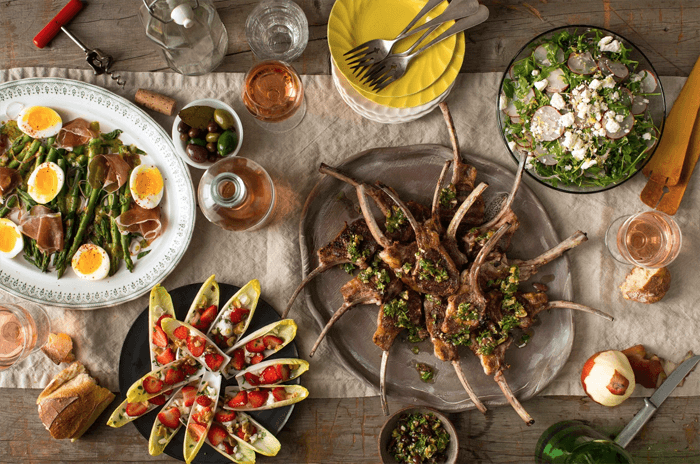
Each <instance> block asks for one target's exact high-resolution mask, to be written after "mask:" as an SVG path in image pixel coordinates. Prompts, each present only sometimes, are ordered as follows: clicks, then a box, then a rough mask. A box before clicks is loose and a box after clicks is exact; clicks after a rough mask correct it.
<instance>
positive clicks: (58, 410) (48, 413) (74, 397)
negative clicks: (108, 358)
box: [37, 362, 114, 440]
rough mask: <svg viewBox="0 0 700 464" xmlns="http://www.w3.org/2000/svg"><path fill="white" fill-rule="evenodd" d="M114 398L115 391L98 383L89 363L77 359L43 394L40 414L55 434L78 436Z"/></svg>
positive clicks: (73, 437) (75, 437) (40, 397)
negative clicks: (91, 375)
mask: <svg viewBox="0 0 700 464" xmlns="http://www.w3.org/2000/svg"><path fill="white" fill-rule="evenodd" d="M113 399H114V394H113V393H112V392H110V391H109V390H107V389H106V388H103V387H100V386H98V385H97V381H96V380H95V379H93V378H92V377H90V374H88V372H87V370H86V369H85V366H83V365H82V364H81V363H79V362H74V363H73V364H71V365H70V366H68V367H67V368H66V369H64V370H63V371H61V372H60V373H59V374H58V375H57V376H56V377H55V378H54V379H53V380H52V381H51V382H50V383H49V384H48V385H47V386H46V388H45V389H44V391H43V392H41V394H40V395H39V398H38V399H37V404H38V405H39V418H40V419H41V421H42V422H43V424H44V426H45V427H46V429H47V430H48V431H49V433H51V436H52V437H53V438H56V439H62V438H71V439H73V440H75V439H77V438H79V437H80V436H81V435H82V434H83V433H85V431H86V430H87V429H88V428H89V427H90V425H92V423H93V422H94V421H95V419H97V417H98V416H99V415H100V413H102V411H104V409H105V408H106V407H107V405H108V404H109V403H111V402H112V400H113Z"/></svg>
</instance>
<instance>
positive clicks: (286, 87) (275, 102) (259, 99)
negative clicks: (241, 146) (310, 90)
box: [242, 60, 306, 132]
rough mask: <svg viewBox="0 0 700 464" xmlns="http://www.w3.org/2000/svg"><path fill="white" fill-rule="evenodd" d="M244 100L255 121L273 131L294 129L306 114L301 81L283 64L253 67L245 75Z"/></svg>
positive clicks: (291, 69) (275, 62)
mask: <svg viewBox="0 0 700 464" xmlns="http://www.w3.org/2000/svg"><path fill="white" fill-rule="evenodd" d="M242 98H243V104H244V105H245V107H246V109H247V110H248V112H249V113H250V114H251V115H252V116H253V117H254V118H255V122H257V123H258V124H259V125H260V126H262V127H263V128H264V129H266V130H269V131H271V132H287V131H289V130H291V129H294V128H295V127H296V126H297V125H298V124H299V123H300V122H301V120H302V119H304V115H305V114H306V100H305V99H304V88H303V86H302V83H301V78H300V77H299V74H297V72H296V71H295V70H294V68H293V67H292V66H291V65H289V64H287V63H285V62H283V61H275V60H268V61H263V62H260V63H258V64H256V65H255V66H253V68H252V69H251V70H250V71H248V73H247V74H246V75H245V84H244V86H243V94H242Z"/></svg>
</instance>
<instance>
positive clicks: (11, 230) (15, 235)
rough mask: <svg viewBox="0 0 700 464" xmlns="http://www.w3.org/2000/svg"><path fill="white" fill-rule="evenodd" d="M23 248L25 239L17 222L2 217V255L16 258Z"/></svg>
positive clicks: (0, 242)
mask: <svg viewBox="0 0 700 464" xmlns="http://www.w3.org/2000/svg"><path fill="white" fill-rule="evenodd" d="M22 248H24V240H23V239H22V233H21V232H20V231H19V227H17V224H15V223H14V222H12V221H10V220H9V219H7V218H2V219H0V255H2V256H5V257H6V258H14V257H15V256H17V255H18V254H19V252H20V251H22Z"/></svg>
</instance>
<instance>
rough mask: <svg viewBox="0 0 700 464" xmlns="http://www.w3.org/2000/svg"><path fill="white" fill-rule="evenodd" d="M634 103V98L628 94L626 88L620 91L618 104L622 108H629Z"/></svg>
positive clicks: (630, 93)
mask: <svg viewBox="0 0 700 464" xmlns="http://www.w3.org/2000/svg"><path fill="white" fill-rule="evenodd" d="M633 102H634V96H633V95H632V92H630V90H629V89H627V88H624V87H623V88H621V89H620V104H621V105H622V106H624V107H625V108H631V107H632V104H633Z"/></svg>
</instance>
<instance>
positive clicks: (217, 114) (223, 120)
mask: <svg viewBox="0 0 700 464" xmlns="http://www.w3.org/2000/svg"><path fill="white" fill-rule="evenodd" d="M214 121H216V123H217V124H218V125H219V127H221V128H222V129H223V130H228V129H230V128H232V127H233V116H231V113H229V112H228V111H226V110H222V109H218V110H216V111H214Z"/></svg>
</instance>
